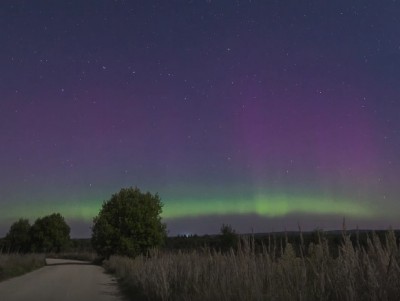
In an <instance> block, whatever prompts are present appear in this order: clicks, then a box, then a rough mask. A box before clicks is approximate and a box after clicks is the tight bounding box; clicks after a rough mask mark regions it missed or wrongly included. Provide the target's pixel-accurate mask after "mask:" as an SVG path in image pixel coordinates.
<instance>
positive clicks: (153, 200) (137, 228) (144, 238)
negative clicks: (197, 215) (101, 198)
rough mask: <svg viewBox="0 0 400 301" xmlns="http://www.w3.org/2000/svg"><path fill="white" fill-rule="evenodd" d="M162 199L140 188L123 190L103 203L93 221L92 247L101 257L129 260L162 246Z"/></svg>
mask: <svg viewBox="0 0 400 301" xmlns="http://www.w3.org/2000/svg"><path fill="white" fill-rule="evenodd" d="M162 206H163V204H162V202H161V199H160V197H159V196H158V195H157V194H155V195H152V194H151V193H149V192H147V193H142V192H141V191H140V190H139V189H138V188H133V187H130V188H123V189H121V190H120V191H119V192H118V193H116V194H114V195H112V197H111V199H110V200H108V201H106V202H104V203H103V206H102V208H101V210H100V213H99V215H98V216H96V217H95V218H94V220H93V223H94V225H93V228H92V245H93V247H94V248H95V250H96V251H97V252H98V253H99V254H100V255H102V256H105V257H109V256H110V255H113V254H118V255H126V256H130V257H134V256H137V255H139V254H145V253H146V252H147V251H148V250H149V249H150V248H154V247H157V246H160V245H161V244H162V243H163V242H164V240H165V237H166V227H165V225H164V224H163V223H162V222H161V216H160V214H161V212H162Z"/></svg>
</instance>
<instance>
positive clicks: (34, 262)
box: [0, 253, 46, 281]
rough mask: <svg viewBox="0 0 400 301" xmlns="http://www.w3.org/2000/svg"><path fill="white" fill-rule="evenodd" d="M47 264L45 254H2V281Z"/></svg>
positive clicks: (0, 274)
mask: <svg viewBox="0 0 400 301" xmlns="http://www.w3.org/2000/svg"><path fill="white" fill-rule="evenodd" d="M45 264H46V262H45V256H44V255H43V254H1V253H0V281H2V280H5V279H8V278H11V277H15V276H19V275H22V274H25V273H27V272H30V271H32V270H35V269H38V268H40V267H42V266H44V265H45Z"/></svg>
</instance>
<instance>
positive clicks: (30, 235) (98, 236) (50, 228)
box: [0, 187, 239, 258]
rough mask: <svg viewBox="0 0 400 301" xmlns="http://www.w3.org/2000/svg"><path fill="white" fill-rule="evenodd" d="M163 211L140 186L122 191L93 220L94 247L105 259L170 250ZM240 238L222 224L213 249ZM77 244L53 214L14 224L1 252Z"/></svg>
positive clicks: (224, 247) (156, 198) (156, 199)
mask: <svg viewBox="0 0 400 301" xmlns="http://www.w3.org/2000/svg"><path fill="white" fill-rule="evenodd" d="M162 208H163V203H162V202H161V199H160V197H159V195H158V194H151V193H150V192H145V193H144V192H142V191H140V190H139V189H138V188H137V187H129V188H122V189H121V190H120V191H119V192H118V193H115V194H113V195H112V196H111V198H110V199H109V200H107V201H104V202H103V205H102V207H101V209H100V212H99V214H98V215H97V216H96V217H94V219H93V226H92V237H91V239H90V242H91V246H92V247H93V249H94V250H95V251H96V252H97V253H98V254H99V255H100V256H101V257H103V258H109V257H110V256H111V255H124V256H129V257H135V256H137V255H140V254H143V255H146V254H147V253H148V251H149V250H150V249H152V248H158V247H162V246H163V247H165V248H167V249H168V248H169V247H171V242H172V241H171V240H170V239H169V240H168V241H167V228H166V225H165V224H164V223H162V220H161V213H162ZM193 238H194V239H195V237H193ZM238 239H239V238H238V235H237V234H236V232H235V230H234V229H233V228H232V227H231V226H230V225H222V227H221V235H220V236H218V241H217V242H216V243H215V242H214V243H212V244H211V246H212V247H214V248H216V249H219V250H221V251H226V250H229V249H230V248H235V247H236V245H237V243H238ZM195 240H196V239H195ZM190 241H193V239H191V240H190ZM196 241H198V243H199V244H201V245H199V247H204V246H205V245H204V244H203V243H207V242H208V243H210V240H208V239H206V240H196ZM176 242H178V244H176ZM176 242H175V241H174V243H173V245H180V244H179V237H178V240H177V241H176ZM75 243H77V242H75V241H71V239H70V227H69V226H68V225H67V223H66V222H65V219H64V217H63V216H62V215H61V214H60V213H54V214H51V215H48V216H45V217H42V218H38V219H37V220H36V221H35V222H34V223H33V225H30V223H29V220H27V219H22V218H21V219H19V220H18V221H16V222H15V223H13V224H12V225H11V227H10V230H9V232H8V233H7V235H6V237H5V238H4V239H3V242H2V245H3V246H1V242H0V252H1V249H2V251H3V252H20V253H27V252H44V253H48V252H52V253H58V252H63V251H65V250H67V249H68V248H69V247H72V248H73V245H74V244H75ZM79 244H82V242H79ZM196 245H197V243H196Z"/></svg>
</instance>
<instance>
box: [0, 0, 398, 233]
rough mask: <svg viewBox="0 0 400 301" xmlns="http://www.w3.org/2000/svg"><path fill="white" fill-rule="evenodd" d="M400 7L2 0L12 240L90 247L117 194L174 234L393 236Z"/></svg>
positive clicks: (1, 152)
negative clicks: (41, 223) (327, 231)
mask: <svg viewBox="0 0 400 301" xmlns="http://www.w3.org/2000/svg"><path fill="white" fill-rule="evenodd" d="M399 16H400V3H398V2H397V1H254V0H252V1H241V0H237V1H200V0H198V1H39V2H37V1H35V2H33V1H2V2H1V3H0V45H1V46H0V70H1V72H0V144H1V147H0V166H1V167H0V208H1V211H0V236H1V235H3V234H4V233H5V232H6V231H7V229H8V227H9V226H10V224H11V223H12V222H13V221H15V220H16V219H18V218H19V217H26V218H29V219H30V220H31V222H33V221H34V220H35V218H37V217H39V216H43V215H45V214H49V213H52V212H60V213H61V214H63V215H64V216H65V217H66V218H67V220H68V221H69V222H70V223H71V225H72V235H73V236H88V235H90V228H89V227H90V224H91V220H92V218H93V217H94V216H95V215H96V214H97V213H98V211H99V210H100V207H101V203H102V202H103V201H104V200H106V199H108V198H110V196H111V194H113V193H115V192H117V191H118V190H119V189H120V188H122V187H127V186H138V187H139V188H141V189H142V190H146V191H147V190H149V191H151V192H153V193H155V192H158V193H159V194H160V196H161V198H162V200H163V202H164V204H165V206H164V213H163V217H164V220H165V221H166V222H167V225H168V228H169V230H170V233H171V234H176V233H199V234H201V233H215V232H218V230H219V227H220V225H221V224H222V223H231V224H232V226H233V227H234V228H236V229H237V230H238V231H239V232H248V231H249V230H250V229H251V228H253V229H254V230H255V231H259V232H261V231H269V230H272V228H274V229H275V230H282V229H283V228H285V227H287V228H291V227H295V226H296V225H297V222H298V221H299V222H300V223H302V224H303V225H305V228H306V229H313V228H316V227H321V228H338V227H340V226H341V220H342V217H343V216H345V217H346V218H347V220H348V223H349V224H350V226H355V225H356V224H358V225H360V226H361V227H364V228H366V227H368V228H382V227H387V226H389V225H390V224H392V225H393V226H395V227H398V226H399V224H398V217H399V216H398V212H399V209H400V208H399V202H398V200H399V197H400V189H399V188H398V183H397V182H398V179H399V176H400V159H399V156H398V154H399V153H400V133H399V131H400V121H399V118H398V115H399V109H400V107H399V96H400V85H399V84H398V83H399V82H400V71H399V70H400V19H399V18H400V17H399Z"/></svg>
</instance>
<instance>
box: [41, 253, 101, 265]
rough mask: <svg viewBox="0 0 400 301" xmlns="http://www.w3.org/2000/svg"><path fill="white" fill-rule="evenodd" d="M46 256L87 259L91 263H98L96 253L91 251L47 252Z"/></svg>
mask: <svg viewBox="0 0 400 301" xmlns="http://www.w3.org/2000/svg"><path fill="white" fill-rule="evenodd" d="M46 258H59V259H72V260H82V261H89V262H91V263H94V264H95V263H98V262H99V261H100V259H99V257H98V256H97V254H95V253H92V252H64V253H48V254H46Z"/></svg>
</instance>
